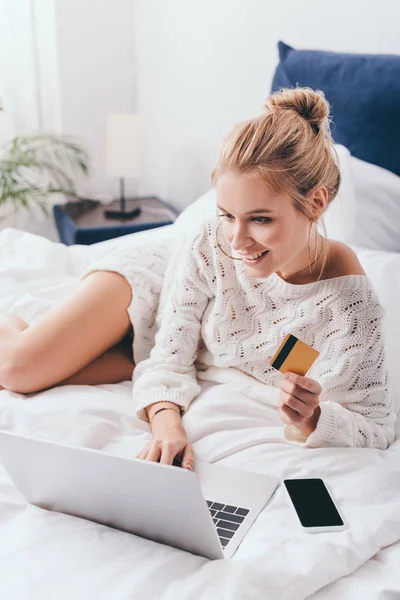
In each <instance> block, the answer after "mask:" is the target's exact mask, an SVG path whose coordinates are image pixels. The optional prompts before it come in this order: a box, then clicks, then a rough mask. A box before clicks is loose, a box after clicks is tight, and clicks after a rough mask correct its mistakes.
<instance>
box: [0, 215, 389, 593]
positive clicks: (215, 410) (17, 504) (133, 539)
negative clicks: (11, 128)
mask: <svg viewBox="0 0 400 600" xmlns="http://www.w3.org/2000/svg"><path fill="white" fill-rule="evenodd" d="M180 224H181V225H182V220H181V221H180ZM180 224H179V223H178V224H177V225H172V226H168V227H165V228H162V229H157V230H154V231H147V232H143V233H139V234H134V235H131V236H125V237H124V238H120V240H110V241H108V242H103V243H100V244H95V245H93V246H70V247H66V246H63V245H62V244H56V243H54V242H51V241H49V240H47V239H45V238H43V237H40V236H37V235H33V234H30V233H26V232H22V231H20V230H17V229H12V228H8V229H5V230H3V231H1V232H0V281H1V297H0V311H9V312H14V313H16V314H19V315H20V316H21V317H22V318H24V319H26V320H27V321H28V322H30V323H33V322H34V321H35V320H36V319H38V318H39V317H40V316H41V315H42V314H44V313H45V312H46V311H47V310H48V309H49V308H50V307H51V306H53V305H54V303H56V302H58V301H61V300H62V299H64V298H66V297H67V295H69V294H73V293H74V290H75V289H76V288H77V286H78V285H79V280H78V278H79V274H80V273H81V272H82V271H83V270H84V269H85V268H86V266H87V265H88V264H89V262H90V261H92V260H94V259H95V258H97V257H98V256H101V255H102V253H104V252H108V251H109V250H110V249H111V248H114V247H115V245H116V244H119V245H121V244H127V245H129V246H130V247H132V246H134V245H135V244H142V243H143V242H146V243H151V242H152V241H153V240H155V239H157V240H159V239H160V237H161V236H166V237H168V236H171V235H173V234H174V233H175V232H174V228H175V227H177V228H179V226H181V225H180ZM354 249H355V251H356V252H357V254H358V256H359V259H360V261H361V263H362V264H363V267H364V269H365V270H366V272H367V274H368V275H370V276H371V278H372V280H373V282H374V285H375V286H376V289H377V292H378V294H379V296H380V299H381V302H382V303H383V305H384V308H385V310H386V316H387V331H388V332H389V333H390V332H391V334H392V337H391V338H390V340H389V342H390V344H391V345H392V346H391V353H392V356H394V355H395V354H396V355H397V353H398V352H399V350H400V346H399V342H398V340H399V339H400V337H398V333H400V331H399V327H400V325H399V318H398V316H397V312H398V305H399V302H400V253H395V252H385V251H373V250H367V249H363V248H359V247H354ZM28 255H29V256H30V261H29V264H28V263H27V261H26V257H27V256H28ZM399 400H400V396H399V397H398V398H397V400H396V401H397V403H398V401H399ZM184 419H185V421H184V424H185V427H186V429H187V431H188V434H189V437H190V438H191V439H192V441H193V443H194V451H195V454H196V457H197V458H199V459H200V460H205V461H207V462H210V463H218V464H221V465H225V466H228V467H229V466H231V467H236V468H241V469H245V470H251V471H255V472H262V473H270V474H273V475H276V476H277V477H279V478H280V479H282V478H284V477H293V476H308V475H309V476H321V475H322V476H323V477H324V478H325V479H326V481H327V482H328V483H329V485H330V487H331V489H332V491H333V494H334V496H335V499H336V501H337V502H338V503H339V504H340V507H341V510H342V511H343V513H344V516H345V518H346V520H347V521H348V522H349V523H350V524H351V527H350V528H349V529H348V530H347V531H345V532H342V533H340V534H335V533H331V534H328V533H324V534H319V535H310V534H307V533H303V532H302V530H301V529H300V528H299V527H298V526H297V523H296V519H295V517H294V514H293V512H292V509H291V508H290V506H289V504H288V502H287V501H286V499H285V496H284V493H283V489H282V486H281V487H280V488H278V490H277V492H276V493H275V495H274V496H273V498H272V500H271V502H270V503H269V504H268V506H267V508H266V509H265V510H264V511H263V512H262V513H261V514H260V516H259V517H258V519H257V520H256V522H255V524H254V525H253V527H252V529H251V530H250V532H249V534H248V535H247V536H246V537H245V539H244V540H243V542H242V544H241V545H240V547H239V549H238V551H237V553H236V554H235V556H234V558H233V559H230V560H220V561H209V560H207V559H205V558H202V557H199V556H195V555H192V554H189V553H186V552H183V551H181V550H178V549H176V548H172V547H167V546H164V545H162V544H158V543H156V542H153V541H150V540H146V539H143V538H140V537H138V536H135V535H131V534H127V533H124V532H120V531H116V530H113V529H110V528H108V527H105V526H102V525H99V524H96V523H92V522H88V521H85V520H83V519H79V518H76V517H73V516H68V515H63V514H59V513H52V512H48V511H46V510H43V509H40V508H38V507H35V506H31V505H27V504H26V502H25V501H24V499H23V498H22V497H21V496H20V494H19V493H18V491H17V490H16V489H15V487H14V486H13V484H12V482H11V481H10V479H9V478H8V475H7V474H6V472H5V470H4V469H3V468H2V467H1V466H0V540H1V545H0V565H1V566H0V597H1V598H5V599H7V600H27V599H29V600H31V599H36V598H38V599H39V598H40V599H41V600H50V599H51V600H53V599H54V598H57V599H59V600H62V599H65V600H66V599H71V598H74V599H75V600H80V599H82V600H87V599H92V598H93V599H94V598H96V600H103V599H104V600H106V599H107V600H109V599H111V598H112V599H113V600H122V599H127V598H141V599H149V600H150V599H157V600H159V599H161V598H162V599H163V600H164V599H165V600H169V599H172V598H174V599H176V598H179V600H184V599H188V600H197V599H200V598H215V597H220V598H229V599H234V598H240V599H242V598H251V599H252V600H258V599H260V600H261V599H262V600H265V599H266V598H271V599H273V600H276V599H278V598H279V599H281V598H282V599H285V600H289V599H293V600H301V599H303V598H312V599H313V600H322V599H324V600H328V599H331V598H332V599H333V598H335V599H336V598H341V600H346V599H350V598H351V599H352V600H353V599H354V598H359V597H362V598H363V599H365V600H367V599H369V598H371V599H372V598H373V599H378V598H379V600H385V599H389V598H396V597H400V575H399V574H398V570H397V569H396V568H394V565H396V564H399V561H400V516H399V511H398V498H399V495H400V469H399V468H398V465H399V464H400V430H399V431H398V438H399V439H396V441H395V442H394V444H393V445H392V446H391V447H390V448H389V449H388V450H387V451H379V450H369V449H347V448H331V449H326V448H321V449H312V450H311V451H310V449H305V448H299V447H296V446H290V445H288V444H286V443H284V442H283V439H282V435H281V427H282V424H281V423H280V422H279V420H278V418H277V415H276V414H275V413H274V412H273V411H272V409H271V411H270V412H267V413H266V409H265V406H262V405H261V404H260V403H258V402H254V401H250V400H249V399H248V398H246V397H245V396H243V395H242V394H240V393H238V392H235V391H234V390H232V389H230V388H229V386H227V385H213V386H211V387H208V388H207V389H204V390H203V392H202V394H201V396H200V397H199V398H198V399H196V400H195V401H194V402H193V404H192V406H191V409H190V411H188V413H187V414H186V415H185V417H184ZM0 428H1V429H5V430H8V431H14V432H19V433H24V434H28V435H33V436H37V437H40V438H42V439H53V440H56V441H59V442H65V443H68V444H73V445H76V446H82V447H89V448H96V449H99V450H101V451H104V452H108V453H112V454H117V455H121V456H132V457H133V456H135V454H136V452H137V451H138V450H139V449H140V448H141V447H142V446H143V444H144V443H145V441H146V440H147V439H148V438H149V435H150V430H149V427H148V425H147V424H146V423H144V422H143V421H139V420H138V419H137V418H136V417H135V411H134V406H133V402H132V390H131V382H129V381H126V382H123V383H120V384H114V385H100V386H61V387H55V388H52V389H50V390H47V391H45V392H41V393H38V394H31V395H27V396H23V395H20V394H16V393H12V392H9V391H7V390H3V391H0ZM267 430H269V431H268V438H269V439H270V438H271V436H270V433H271V432H274V433H275V434H276V435H274V440H275V441H274V442H273V443H270V442H269V443H266V442H265V441H264V440H265V437H266V435H265V434H266V431H267ZM27 468H29V457H27Z"/></svg>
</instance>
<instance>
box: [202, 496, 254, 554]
mask: <svg viewBox="0 0 400 600" xmlns="http://www.w3.org/2000/svg"><path fill="white" fill-rule="evenodd" d="M207 504H208V508H209V510H210V513H211V516H212V518H213V521H214V525H215V527H216V528H217V533H218V537H219V540H220V542H221V545H222V548H226V546H227V545H228V544H229V542H230V540H231V539H232V538H233V536H234V535H235V532H236V531H237V530H238V529H239V527H240V525H241V524H242V523H243V521H244V520H245V518H246V516H247V515H248V514H249V512H250V511H249V510H248V509H247V508H242V507H240V506H233V505H232V504H221V502H212V500H207Z"/></svg>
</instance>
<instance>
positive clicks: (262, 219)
mask: <svg viewBox="0 0 400 600" xmlns="http://www.w3.org/2000/svg"><path fill="white" fill-rule="evenodd" d="M253 221H254V222H255V223H261V224H265V223H271V221H272V219H271V218H270V217H253Z"/></svg>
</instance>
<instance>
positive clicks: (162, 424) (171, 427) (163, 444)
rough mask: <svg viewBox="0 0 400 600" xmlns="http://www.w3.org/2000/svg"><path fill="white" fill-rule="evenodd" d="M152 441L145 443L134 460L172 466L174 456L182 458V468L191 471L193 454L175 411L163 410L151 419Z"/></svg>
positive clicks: (178, 415)
mask: <svg viewBox="0 0 400 600" xmlns="http://www.w3.org/2000/svg"><path fill="white" fill-rule="evenodd" d="M151 430H152V433H153V437H152V439H151V440H150V441H149V442H147V444H146V445H145V446H144V448H143V449H142V451H141V452H139V454H138V455H137V456H136V458H141V459H144V460H151V461H154V462H158V461H159V462H160V463H163V464H166V465H172V463H173V461H174V458H175V457H176V456H179V457H182V467H183V468H184V469H190V470H191V469H192V468H193V464H194V452H193V448H192V444H190V442H189V441H188V438H187V435H186V431H185V428H184V427H183V425H182V420H181V417H180V414H179V413H178V412H177V411H175V410H163V411H160V412H159V413H157V414H156V415H154V416H153V418H152V419H151Z"/></svg>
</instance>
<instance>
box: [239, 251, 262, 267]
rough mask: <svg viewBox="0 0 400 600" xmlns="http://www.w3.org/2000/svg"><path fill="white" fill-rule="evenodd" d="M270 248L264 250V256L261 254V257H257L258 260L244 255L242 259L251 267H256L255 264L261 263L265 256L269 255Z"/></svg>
mask: <svg viewBox="0 0 400 600" xmlns="http://www.w3.org/2000/svg"><path fill="white" fill-rule="evenodd" d="M268 253H269V250H264V253H263V255H262V256H260V258H257V259H256V260H252V259H251V258H246V256H243V255H242V260H243V262H244V263H245V264H246V265H249V266H250V267H254V266H255V265H258V264H260V262H261V261H262V260H264V258H265V257H266V256H267V255H268Z"/></svg>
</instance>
